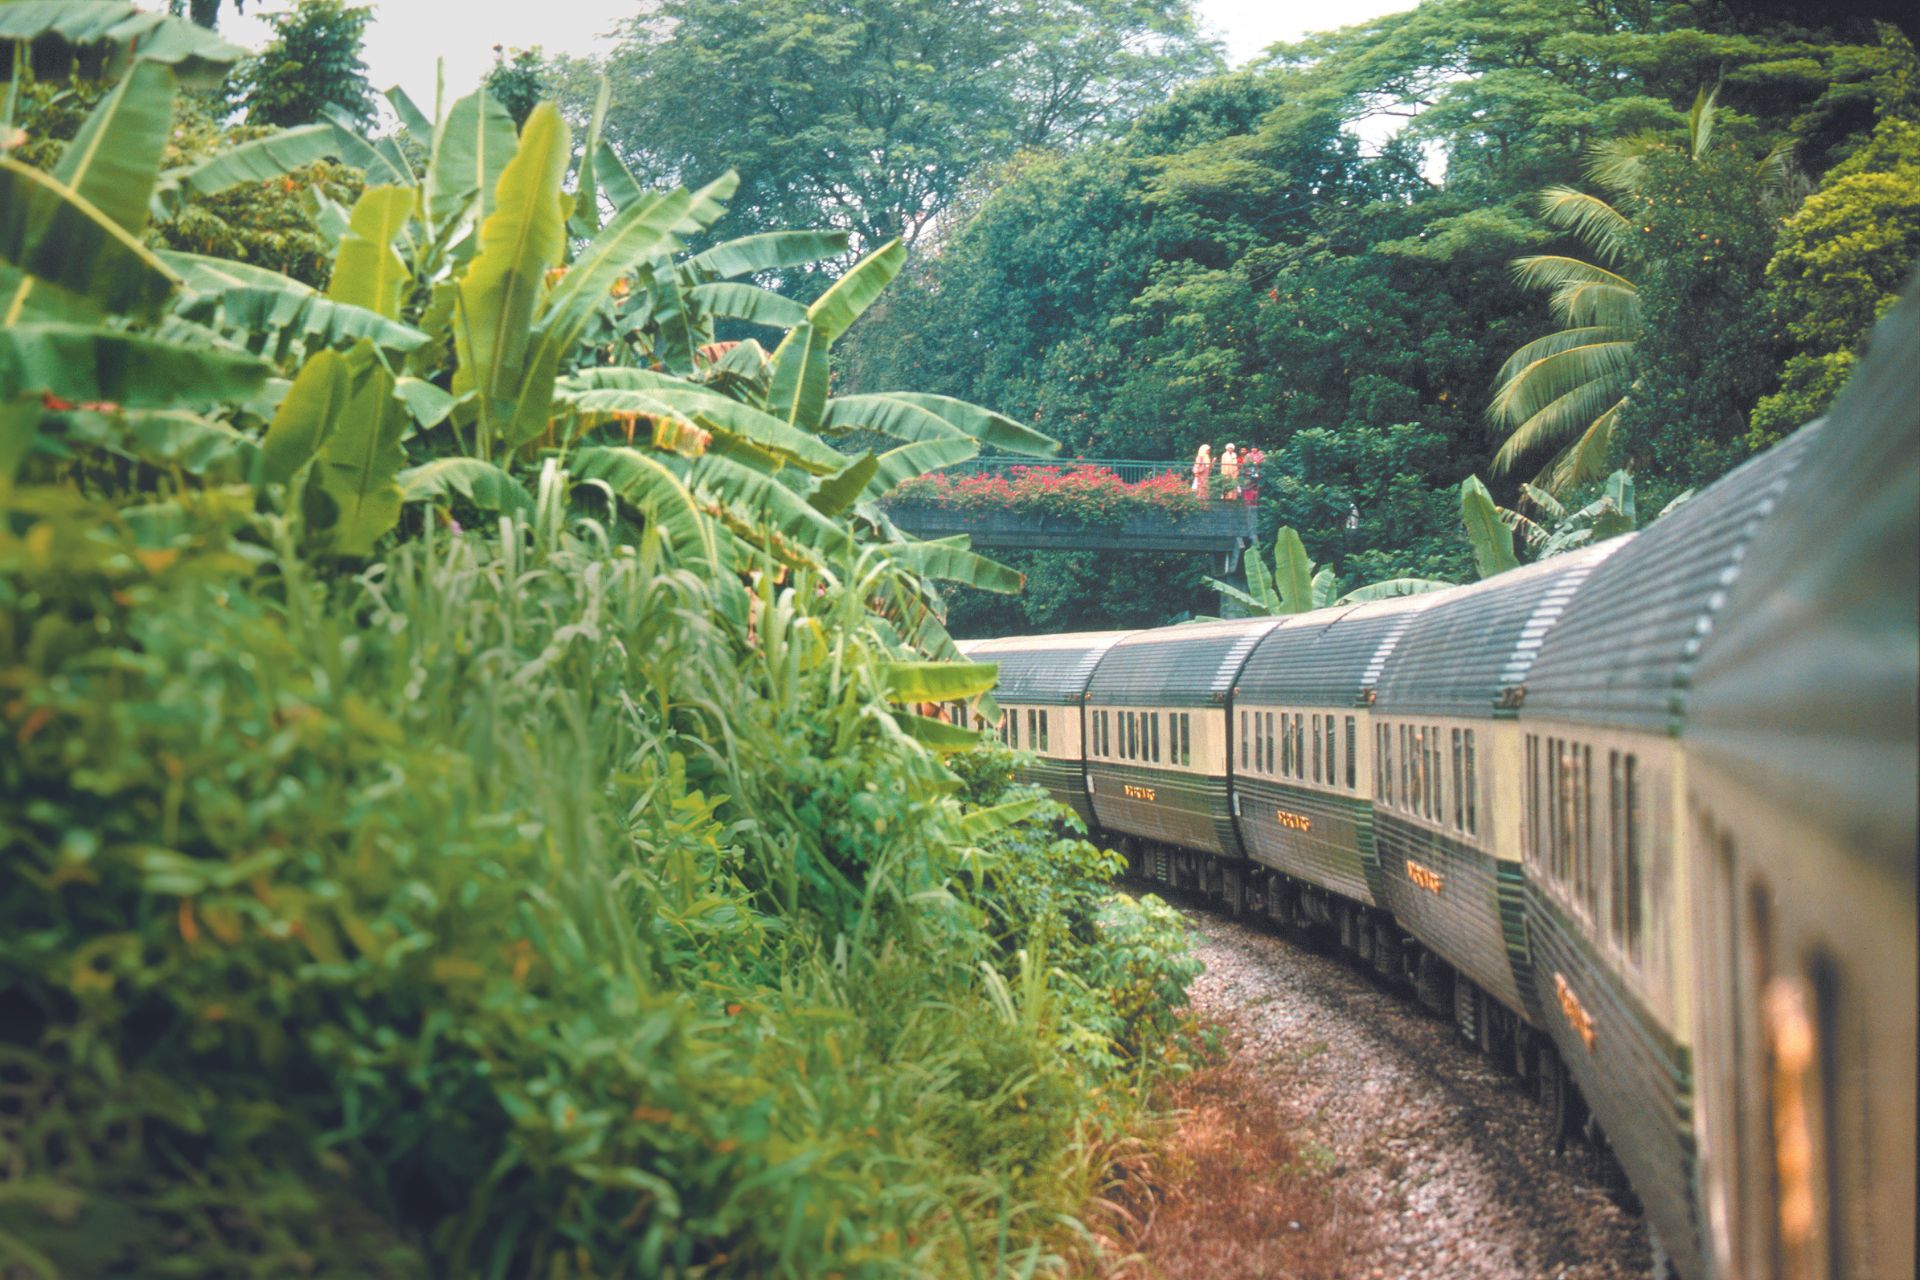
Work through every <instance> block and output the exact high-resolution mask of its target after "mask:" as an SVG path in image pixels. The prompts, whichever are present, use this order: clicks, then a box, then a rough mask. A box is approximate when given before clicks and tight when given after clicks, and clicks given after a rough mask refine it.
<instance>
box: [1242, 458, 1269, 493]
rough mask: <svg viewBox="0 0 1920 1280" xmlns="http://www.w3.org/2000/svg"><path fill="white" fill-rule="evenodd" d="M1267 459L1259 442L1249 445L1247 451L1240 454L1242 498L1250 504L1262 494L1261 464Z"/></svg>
mask: <svg viewBox="0 0 1920 1280" xmlns="http://www.w3.org/2000/svg"><path fill="white" fill-rule="evenodd" d="M1266 460H1267V455H1266V454H1264V453H1262V452H1261V451H1260V446H1259V445H1257V444H1250V445H1248V446H1247V451H1246V452H1245V453H1243V454H1241V455H1240V499H1241V501H1243V502H1245V503H1246V504H1247V505H1248V506H1252V505H1253V504H1254V500H1255V499H1257V498H1258V497H1259V496H1260V464H1261V463H1263V462H1265V461H1266Z"/></svg>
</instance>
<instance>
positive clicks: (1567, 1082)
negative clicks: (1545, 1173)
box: [1539, 1045, 1585, 1155]
mask: <svg viewBox="0 0 1920 1280" xmlns="http://www.w3.org/2000/svg"><path fill="white" fill-rule="evenodd" d="M1539 1073H1540V1081H1539V1083H1540V1102H1541V1104H1542V1105H1543V1106H1545V1107H1546V1109H1547V1132H1548V1134H1549V1135H1550V1136H1551V1137H1552V1138H1553V1151H1554V1154H1555V1155H1559V1154H1560V1153H1561V1152H1563V1151H1565V1150H1566V1149H1567V1139H1569V1138H1571V1137H1572V1136H1573V1135H1574V1134H1575V1133H1576V1132H1578V1130H1579V1128H1580V1122H1581V1118H1582V1112H1583V1111H1584V1110H1585V1109H1584V1108H1583V1107H1582V1106H1581V1105H1580V1092H1579V1090H1577V1089H1575V1088H1574V1086H1573V1077H1572V1076H1571V1075H1569V1074H1568V1072H1567V1064H1566V1063H1564V1062H1562V1061H1560V1055H1559V1054H1557V1053H1555V1052H1554V1051H1553V1049H1552V1047H1551V1046H1546V1045H1543V1046H1541V1049H1540V1068H1539Z"/></svg>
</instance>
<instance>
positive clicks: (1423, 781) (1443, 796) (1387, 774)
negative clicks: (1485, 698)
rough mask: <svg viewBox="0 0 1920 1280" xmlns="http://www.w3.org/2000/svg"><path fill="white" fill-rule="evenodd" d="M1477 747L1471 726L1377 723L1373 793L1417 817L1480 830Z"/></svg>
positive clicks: (1458, 828)
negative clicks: (1450, 726)
mask: <svg viewBox="0 0 1920 1280" xmlns="http://www.w3.org/2000/svg"><path fill="white" fill-rule="evenodd" d="M1449 734H1451V737H1449ZM1476 747H1477V744H1476V742H1475V739H1474V731H1473V730H1472V729H1453V730H1446V729H1443V728H1441V727H1440V726H1439V725H1437V724H1436V725H1425V724H1399V725H1394V724H1381V725H1375V726H1374V743H1373V794H1374V798H1375V799H1376V800H1378V801H1379V802H1380V803H1381V804H1384V805H1387V806H1388V807H1390V808H1394V809H1399V810H1401V811H1402V812H1405V813H1410V814H1412V815H1414V816H1415V817H1418V818H1425V819H1427V820H1428V821H1430V822H1438V823H1440V824H1441V825H1443V826H1451V827H1452V828H1453V829H1454V830H1455V831H1460V832H1464V833H1466V834H1467V835H1469V836H1474V835H1478V834H1479V833H1480V777H1479V775H1480V770H1479V753H1478V751H1477V749H1476ZM1449 766H1451V767H1449ZM1449 774H1451V784H1449V779H1448V775H1449ZM1449 802H1451V808H1449Z"/></svg>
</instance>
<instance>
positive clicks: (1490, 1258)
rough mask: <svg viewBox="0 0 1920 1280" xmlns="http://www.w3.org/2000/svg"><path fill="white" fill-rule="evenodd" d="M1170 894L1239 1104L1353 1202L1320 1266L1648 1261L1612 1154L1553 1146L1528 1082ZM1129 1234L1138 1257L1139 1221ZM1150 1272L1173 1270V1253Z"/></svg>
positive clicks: (1560, 1277) (1285, 947)
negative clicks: (1234, 1076) (1243, 1076)
mask: <svg viewBox="0 0 1920 1280" xmlns="http://www.w3.org/2000/svg"><path fill="white" fill-rule="evenodd" d="M1136 887H1137V888H1148V887H1151V886H1144V885H1142V886H1136ZM1177 905H1178V906H1179V909H1180V910H1181V912H1182V914H1184V915H1185V916H1186V917H1187V918H1188V919H1189V921H1190V922H1191V923H1192V925H1193V927H1194V930H1195V949H1196V952H1197V954H1198V955H1199V956H1200V958H1201V959H1202V960H1203V961H1204V962H1205V963H1206V966H1207V968H1206V972H1205V973H1204V974H1203V975H1202V976H1201V977H1200V978H1199V979H1197V980H1196V982H1195V984H1194V988H1193V1001H1194V1006H1195V1009H1196V1011H1197V1012H1198V1013H1200V1014H1201V1015H1202V1016H1203V1017H1206V1018H1208V1019H1210V1020H1212V1021H1215V1022H1218V1023H1219V1024H1220V1025H1222V1026H1223V1027H1224V1028H1226V1030H1227V1033H1228V1045H1229V1053H1230V1055H1231V1056H1232V1057H1234V1058H1237V1059H1241V1060H1242V1061H1241V1062H1239V1063H1238V1064H1236V1065H1239V1066H1242V1067H1244V1068H1245V1069H1247V1071H1248V1074H1249V1076H1250V1077H1251V1078H1253V1079H1257V1080H1258V1081H1259V1082H1260V1087H1259V1091H1258V1093H1257V1094H1255V1095H1253V1096H1249V1097H1248V1098H1246V1100H1245V1105H1246V1106H1249V1107H1255V1108H1259V1109H1260V1111H1261V1112H1262V1115H1261V1117H1260V1119H1261V1122H1263V1123H1272V1124H1277V1125H1284V1126H1287V1127H1288V1128H1289V1129H1290V1130H1291V1131H1292V1132H1291V1136H1292V1138H1293V1139H1294V1141H1295V1143H1296V1146H1297V1147H1298V1149H1299V1150H1300V1151H1301V1152H1302V1153H1303V1158H1304V1159H1306V1160H1307V1161H1309V1162H1310V1163H1312V1164H1314V1165H1316V1166H1317V1167H1319V1169H1320V1170H1321V1173H1322V1182H1323V1186H1322V1190H1323V1191H1324V1193H1325V1196H1326V1201H1325V1203H1327V1204H1328V1205H1331V1204H1333V1203H1334V1202H1344V1203H1345V1204H1346V1205H1347V1206H1348V1208H1347V1210H1346V1212H1347V1213H1348V1214H1349V1215H1351V1214H1352V1213H1353V1210H1354V1208H1355V1207H1356V1204H1357V1208H1358V1209H1359V1211H1360V1214H1361V1215H1362V1216H1363V1217H1364V1219H1365V1221H1366V1226H1367V1229H1365V1230H1361V1231H1348V1232H1346V1233H1345V1234H1346V1236H1347V1238H1348V1240H1349V1241H1350V1249H1349V1250H1343V1251H1342V1252H1340V1253H1339V1254H1337V1255H1336V1258H1335V1261H1334V1262H1333V1263H1332V1264H1331V1265H1332V1270H1330V1271H1328V1272H1326V1273H1325V1274H1329V1275H1335V1276H1340V1277H1353V1278H1356V1280H1362V1278H1364V1280H1399V1278H1400V1277H1414V1276H1445V1277H1449V1278H1450V1280H1451V1278H1452V1277H1462V1278H1466V1280H1517V1278H1519V1277H1527V1278H1528V1280H1533V1278H1534V1277H1548V1278H1550V1280H1643V1278H1644V1277H1648V1276H1650V1275H1652V1274H1653V1273H1652V1271H1651V1263H1650V1258H1649V1253H1648V1247H1647V1240H1646V1230H1645V1225H1644V1223H1643V1221H1642V1219H1641V1217H1640V1215H1639V1213H1638V1212H1637V1211H1636V1210H1635V1209H1634V1208H1633V1207H1632V1205H1631V1198H1630V1196H1629V1195H1628V1194H1627V1193H1626V1192H1625V1191H1624V1189H1623V1182H1622V1180H1621V1178H1620V1176H1619V1173H1618V1170H1617V1167H1616V1166H1614V1165H1613V1163H1612V1162H1611V1160H1610V1159H1608V1158H1607V1157H1606V1156H1605V1155H1604V1153H1602V1152H1599V1151H1596V1150H1594V1149H1592V1148H1590V1147H1588V1146H1586V1145H1585V1144H1582V1143H1578V1142H1576V1143H1570V1144H1568V1145H1566V1146H1565V1148H1564V1149H1561V1150H1556V1149H1555V1143H1554V1141H1553V1136H1552V1126H1551V1123H1550V1119H1549V1116H1548V1113H1547V1110H1546V1108H1545V1107H1543V1106H1542V1105H1541V1104H1540V1103H1539V1102H1538V1101H1537V1100H1536V1099H1535V1097H1534V1096H1533V1092H1532V1087H1531V1085H1529V1084H1526V1083H1523V1082H1521V1081H1518V1080H1516V1079H1514V1078H1513V1077H1511V1076H1509V1075H1507V1074H1505V1073H1504V1072H1503V1071H1502V1070H1501V1069H1500V1068H1498V1067H1497V1066H1495V1065H1494V1064H1493V1063H1491V1062H1489V1061H1488V1060H1487V1059H1485V1058H1483V1057H1481V1056H1479V1055H1478V1054H1476V1053H1475V1052H1473V1051H1472V1050H1471V1049H1470V1048H1468V1047H1467V1046H1465V1045H1463V1044H1462V1043H1461V1042H1460V1041H1459V1039H1458V1038H1457V1036H1456V1034H1455V1031H1454V1028H1453V1026H1452V1024H1451V1023H1450V1022H1448V1021H1446V1020H1444V1019H1441V1018H1439V1017H1436V1016H1434V1015H1433V1014H1431V1013H1429V1012H1427V1011H1426V1010H1424V1009H1423V1008H1421V1006H1420V1005H1419V1004H1418V1003H1417V1001H1415V999H1414V998H1413V996H1412V994H1411V992H1406V991H1400V990H1396V989H1394V987H1393V986H1392V985H1390V984H1387V983H1384V982H1382V981H1381V980H1380V979H1378V978H1377V977H1376V976H1375V975H1374V974H1373V973H1372V972H1371V971H1370V970H1361V969H1358V968H1356V967H1354V966H1353V965H1351V964H1349V963H1347V961H1346V960H1345V958H1343V957H1342V956H1341V955H1340V954H1339V953H1338V952H1337V951H1333V952H1327V951H1323V950H1321V949H1318V948H1316V947H1315V946H1313V945H1312V940H1311V939H1306V938H1301V937H1294V936H1289V935H1286V934H1283V933H1282V932H1280V931H1278V930H1276V929H1274V928H1272V927H1271V926H1269V925H1267V924H1265V923H1264V922H1262V921H1258V920H1254V921H1247V922H1239V921H1234V920H1230V919H1226V918H1224V917H1223V916H1221V915H1219V914H1217V913H1215V912H1213V911H1211V910H1207V909H1203V908H1200V907H1197V906H1195V905H1194V904H1193V903H1192V902H1187V901H1180V902H1177ZM1313 1211H1314V1206H1312V1205H1310V1206H1309V1207H1308V1208H1306V1209H1303V1210H1298V1211H1292V1210H1290V1212H1296V1214H1297V1213H1301V1212H1305V1213H1310V1212H1313ZM1144 1243H1145V1245H1146V1246H1147V1247H1146V1252H1147V1255H1148V1257H1149V1259H1150V1262H1151V1261H1152V1260H1153V1249H1152V1240H1151V1233H1150V1234H1149V1239H1148V1240H1147V1241H1146V1242H1144ZM1166 1263H1171V1264H1172V1265H1165V1264H1166ZM1154 1269H1155V1270H1157V1271H1159V1272H1160V1273H1161V1274H1164V1275H1168V1276H1179V1275H1182V1274H1183V1272H1182V1271H1181V1269H1180V1267H1179V1265H1178V1261H1177V1260H1174V1259H1168V1260H1161V1264H1160V1265H1155V1267H1154ZM1247 1274H1249V1275H1252V1274H1258V1272H1257V1271H1256V1270H1249V1271H1248V1272H1247Z"/></svg>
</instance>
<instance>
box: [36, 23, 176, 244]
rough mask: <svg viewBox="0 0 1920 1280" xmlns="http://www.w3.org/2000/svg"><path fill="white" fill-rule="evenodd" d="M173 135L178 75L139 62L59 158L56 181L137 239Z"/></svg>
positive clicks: (94, 110)
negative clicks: (164, 154)
mask: <svg viewBox="0 0 1920 1280" xmlns="http://www.w3.org/2000/svg"><path fill="white" fill-rule="evenodd" d="M172 130H173V72H172V71H170V70H168V69H167V68H166V67H164V66H161V65H159V64H158V63H153V62H144V61H143V62H136V63H135V64H134V66H133V70H132V71H129V72H128V73H127V75H126V78H125V79H123V80H121V81H120V83H119V84H117V85H115V86H114V87H113V91H112V92H110V93H109V94H107V96H106V97H104V98H102V99H101V100H100V105H98V106H97V107H95V108H94V109H93V112H92V114H91V115H89V116H88V117H87V120H86V123H85V124H83V125H81V126H80V132H79V133H78V134H76V135H75V136H74V139H73V141H72V142H70V143H68V144H67V147H66V150H65V151H63V152H61V154H60V163H59V164H57V165H55V166H54V168H53V176H54V178H55V179H57V180H58V181H60V182H63V183H65V184H66V185H67V186H68V187H70V188H72V189H73V191H74V192H75V193H77V194H78V195H79V196H80V197H81V198H82V199H83V200H86V201H89V202H90V203H91V204H92V205H93V206H94V208H96V209H98V210H100V212H101V213H103V214H105V215H106V216H107V217H109V218H111V219H113V220H114V222H116V223H118V224H119V225H120V227H121V228H122V229H124V230H126V231H128V232H130V233H132V234H134V235H138V234H140V230H141V228H143V227H145V226H146V225H147V199H148V197H149V196H150V195H151V194H152V192H153V186H154V180H155V178H156V177H157V176H158V174H159V172H160V157H161V155H162V153H164V152H165V150H166V146H167V136H168V134H170V133H171V132H172Z"/></svg>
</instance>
